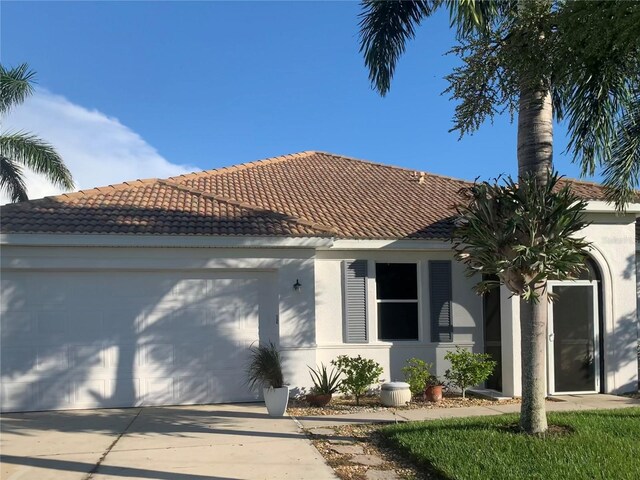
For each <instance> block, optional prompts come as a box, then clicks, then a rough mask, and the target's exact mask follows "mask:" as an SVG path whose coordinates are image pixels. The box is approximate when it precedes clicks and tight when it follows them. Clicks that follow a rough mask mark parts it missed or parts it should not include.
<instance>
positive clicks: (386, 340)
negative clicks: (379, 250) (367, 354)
mask: <svg viewBox="0 0 640 480" xmlns="http://www.w3.org/2000/svg"><path fill="white" fill-rule="evenodd" d="M372 263H373V273H374V276H373V278H374V285H373V292H374V294H375V296H374V298H375V307H376V308H375V312H376V313H375V334H376V336H375V339H376V341H377V342H379V343H394V342H402V343H411V342H413V343H420V342H421V341H422V338H423V327H422V322H421V318H422V275H421V273H422V265H421V262H420V261H414V262H411V261H400V262H399V261H384V260H373V261H372ZM384 263H386V264H403V265H414V266H415V268H416V279H415V281H416V298H415V299H413V298H411V299H406V298H403V299H389V298H385V299H380V298H378V269H377V265H378V264H384ZM384 303H395V304H402V303H405V304H416V305H417V309H416V310H417V311H416V323H417V332H418V336H417V338H395V339H393V338H380V330H381V329H380V322H381V318H380V309H379V305H380V304H384Z"/></svg>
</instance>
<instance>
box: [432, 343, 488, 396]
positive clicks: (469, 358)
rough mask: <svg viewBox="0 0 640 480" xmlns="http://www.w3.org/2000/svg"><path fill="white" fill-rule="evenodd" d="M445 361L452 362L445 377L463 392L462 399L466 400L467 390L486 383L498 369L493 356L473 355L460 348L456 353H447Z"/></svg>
mask: <svg viewBox="0 0 640 480" xmlns="http://www.w3.org/2000/svg"><path fill="white" fill-rule="evenodd" d="M444 359H445V360H449V361H450V362H451V368H450V369H449V370H447V371H446V372H445V374H444V376H445V377H446V379H447V380H449V383H451V384H452V385H454V386H456V387H458V388H459V389H460V390H462V398H465V393H466V391H467V388H469V387H473V386H474V385H478V384H479V383H482V382H484V381H485V380H486V379H487V378H489V375H491V373H492V372H493V369H494V368H495V367H496V362H494V361H493V360H491V355H489V354H487V353H471V352H469V351H468V350H465V349H464V348H460V347H456V351H455V352H447V353H446V354H445V356H444Z"/></svg>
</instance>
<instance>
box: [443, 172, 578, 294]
mask: <svg viewBox="0 0 640 480" xmlns="http://www.w3.org/2000/svg"><path fill="white" fill-rule="evenodd" d="M463 194H464V195H465V197H466V199H467V204H466V205H464V206H461V207H460V208H459V209H458V213H459V214H460V220H459V222H458V225H457V227H456V229H455V231H454V234H453V236H454V250H455V252H456V259H457V260H459V261H461V262H463V263H464V264H465V265H466V267H467V275H468V276H472V275H476V274H482V275H484V276H485V278H491V276H494V275H497V276H498V277H499V279H500V281H502V282H503V283H504V284H505V285H506V286H507V287H508V288H509V290H510V291H511V292H513V293H514V294H515V295H519V296H521V297H522V298H523V299H525V300H527V301H532V302H536V301H537V299H538V297H539V295H540V289H545V288H546V280H547V279H548V278H552V279H556V280H567V279H574V278H577V276H578V275H579V273H580V272H581V271H582V270H584V269H585V263H584V261H585V257H586V255H587V248H588V247H589V245H590V244H589V243H588V242H587V241H585V240H584V238H579V237H576V234H577V233H578V232H580V231H581V230H582V229H583V228H585V227H586V226H587V222H586V221H585V218H584V208H585V207H586V202H585V201H583V200H580V199H579V198H578V197H577V196H576V195H575V194H574V193H573V192H572V191H571V188H570V187H569V185H566V184H565V185H562V184H561V183H560V178H559V177H558V175H557V174H552V175H551V176H550V178H549V179H548V181H547V182H546V184H545V183H543V182H540V181H539V180H538V179H536V177H535V176H528V177H526V178H525V179H524V180H523V181H521V182H520V183H519V184H516V183H515V182H514V181H513V180H512V179H511V178H509V179H508V180H506V181H504V182H500V181H496V182H495V183H489V182H480V183H475V184H474V185H473V186H471V187H469V188H468V189H465V190H464V191H463ZM496 285H497V282H496V280H484V281H482V282H480V283H478V285H476V287H475V288H476V290H477V291H478V292H479V293H483V292H485V291H487V290H489V289H490V288H492V287H495V286H496Z"/></svg>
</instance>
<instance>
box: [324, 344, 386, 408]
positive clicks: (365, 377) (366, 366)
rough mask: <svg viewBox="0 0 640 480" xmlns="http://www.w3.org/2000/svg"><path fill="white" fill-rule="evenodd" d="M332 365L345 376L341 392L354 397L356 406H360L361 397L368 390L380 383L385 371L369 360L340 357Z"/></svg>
mask: <svg viewBox="0 0 640 480" xmlns="http://www.w3.org/2000/svg"><path fill="white" fill-rule="evenodd" d="M331 364H332V365H334V366H336V367H338V369H339V370H340V372H341V373H342V375H343V379H342V383H341V384H340V391H341V392H342V393H346V394H349V395H353V396H354V397H355V399H356V405H360V397H361V396H362V395H364V394H365V393H366V392H367V389H368V388H369V387H370V386H371V385H372V384H373V383H375V382H377V381H378V379H379V378H380V375H382V372H383V369H382V367H381V366H380V364H379V363H378V362H376V361H374V360H371V359H369V358H362V356H361V355H358V356H357V357H349V356H347V355H340V356H339V357H338V358H336V359H335V360H332V361H331Z"/></svg>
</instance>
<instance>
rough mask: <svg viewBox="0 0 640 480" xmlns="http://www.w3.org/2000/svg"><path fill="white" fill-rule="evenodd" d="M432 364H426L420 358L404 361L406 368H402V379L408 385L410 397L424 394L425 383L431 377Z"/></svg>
mask: <svg viewBox="0 0 640 480" xmlns="http://www.w3.org/2000/svg"><path fill="white" fill-rule="evenodd" d="M432 368H433V364H432V363H427V362H425V361H424V360H421V359H420V358H415V357H414V358H410V359H409V360H407V361H406V366H404V367H402V373H404V378H405V380H406V381H407V383H408V384H409V389H410V390H411V394H412V395H418V394H421V393H422V392H424V388H425V387H426V385H427V381H428V380H429V378H430V377H431V369H432Z"/></svg>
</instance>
